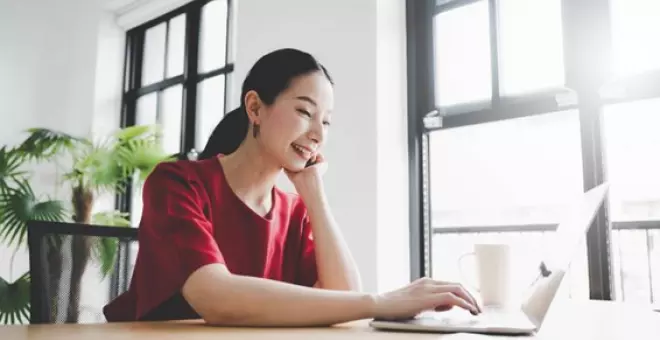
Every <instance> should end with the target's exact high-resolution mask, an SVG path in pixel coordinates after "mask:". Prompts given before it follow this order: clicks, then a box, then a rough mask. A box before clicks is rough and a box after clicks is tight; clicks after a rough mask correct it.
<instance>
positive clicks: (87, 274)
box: [28, 221, 138, 324]
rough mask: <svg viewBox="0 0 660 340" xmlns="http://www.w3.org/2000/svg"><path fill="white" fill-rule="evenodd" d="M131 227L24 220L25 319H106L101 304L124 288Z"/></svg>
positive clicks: (132, 253) (132, 250)
mask: <svg viewBox="0 0 660 340" xmlns="http://www.w3.org/2000/svg"><path fill="white" fill-rule="evenodd" d="M137 235H138V230H137V229H135V228H125V227H107V226H95V225H86V224H76V223H54V222H41V221H31V222H29V223H28V248H29V257H30V279H31V283H30V323H33V324H39V323H98V322H105V317H104V316H103V306H105V304H107V303H108V302H109V301H110V300H112V299H113V298H114V297H116V296H117V295H119V294H120V293H122V292H124V291H126V290H127V289H128V284H129V282H130V276H131V275H132V272H133V268H132V267H133V264H134V259H135V257H136V255H137Z"/></svg>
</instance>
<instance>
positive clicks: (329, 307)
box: [183, 265, 375, 327]
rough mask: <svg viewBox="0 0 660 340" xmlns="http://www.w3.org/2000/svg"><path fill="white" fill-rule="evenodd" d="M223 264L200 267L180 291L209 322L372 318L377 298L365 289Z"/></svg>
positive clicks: (309, 322) (262, 323)
mask: <svg viewBox="0 0 660 340" xmlns="http://www.w3.org/2000/svg"><path fill="white" fill-rule="evenodd" d="M219 267H220V268H219ZM222 268H224V266H221V265H210V266H207V267H206V268H202V269H200V270H199V273H195V274H193V276H191V279H190V280H189V282H188V283H187V284H186V286H184V292H183V293H184V296H185V297H186V299H187V300H188V301H189V302H190V304H191V305H192V306H193V308H195V310H197V312H198V313H199V314H200V315H201V316H202V317H203V318H204V319H205V320H206V321H207V322H208V323H209V324H213V325H233V326H292V327H295V326H328V325H333V324H337V323H342V322H347V321H352V320H359V319H366V318H372V317H375V299H374V297H372V296H371V295H368V294H364V293H358V292H340V291H332V290H325V289H314V288H308V287H303V286H298V285H293V284H288V283H283V282H279V281H274V280H267V279H262V278H254V277H248V276H239V275H232V274H229V273H228V272H227V271H226V268H224V269H222Z"/></svg>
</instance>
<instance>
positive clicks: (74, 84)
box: [0, 0, 101, 278]
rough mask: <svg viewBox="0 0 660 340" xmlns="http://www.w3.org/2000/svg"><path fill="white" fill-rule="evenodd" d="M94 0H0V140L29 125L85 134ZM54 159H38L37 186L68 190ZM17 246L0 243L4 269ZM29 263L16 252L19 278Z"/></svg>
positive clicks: (11, 140)
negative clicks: (45, 162) (47, 162)
mask: <svg viewBox="0 0 660 340" xmlns="http://www.w3.org/2000/svg"><path fill="white" fill-rule="evenodd" d="M100 13H101V9H100V6H99V4H98V2H97V1H96V0H58V1H50V0H0V103H1V104H0V121H1V122H2V123H1V124H0V145H6V144H9V145H15V144H16V143H19V142H20V141H21V140H23V139H24V138H25V136H26V135H25V134H24V133H22V132H23V131H24V130H25V129H27V128H30V127H47V128H51V129H57V130H60V131H63V132H67V133H71V134H75V135H83V136H86V135H87V134H88V133H89V131H90V127H91V123H92V116H93V110H94V104H93V102H94V98H95V97H94V87H95V86H94V85H95V84H94V77H95V72H94V70H95V65H96V53H97V25H98V20H99V15H100ZM56 176H57V175H56V173H55V172H54V167H50V166H42V167H39V169H38V172H37V176H35V178H34V181H33V186H34V187H35V190H36V191H37V192H38V193H50V194H53V193H57V194H58V195H66V191H67V190H66V188H60V187H58V186H57V185H56V183H55V178H56ZM10 257H11V251H9V250H8V249H6V247H5V246H4V245H0V276H2V277H4V278H8V276H9V275H8V274H9V263H10ZM27 270H28V261H27V254H26V253H25V252H21V253H19V254H18V255H17V258H16V261H15V266H14V273H13V274H14V275H13V276H14V278H16V276H18V275H20V274H22V273H23V272H25V271H27Z"/></svg>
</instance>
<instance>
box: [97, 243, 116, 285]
mask: <svg viewBox="0 0 660 340" xmlns="http://www.w3.org/2000/svg"><path fill="white" fill-rule="evenodd" d="M117 247H118V241H117V239H116V238H113V237H99V238H97V240H96V242H95V243H94V245H93V247H92V254H93V255H94V258H95V259H96V261H98V262H99V263H100V264H101V278H102V279H104V278H105V277H106V276H108V274H110V273H111V272H112V269H114V268H115V258H116V255H117Z"/></svg>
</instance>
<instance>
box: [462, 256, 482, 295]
mask: <svg viewBox="0 0 660 340" xmlns="http://www.w3.org/2000/svg"><path fill="white" fill-rule="evenodd" d="M475 255H476V254H475V253H474V252H470V253H465V254H463V255H461V256H459V257H458V270H459V272H460V275H461V279H462V280H463V281H465V283H466V284H467V285H468V286H469V287H470V288H472V289H473V290H475V291H476V292H478V293H481V290H480V289H479V287H477V285H475V284H472V283H471V282H469V280H468V279H467V275H465V271H464V270H463V260H465V259H466V258H468V257H470V256H475Z"/></svg>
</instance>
